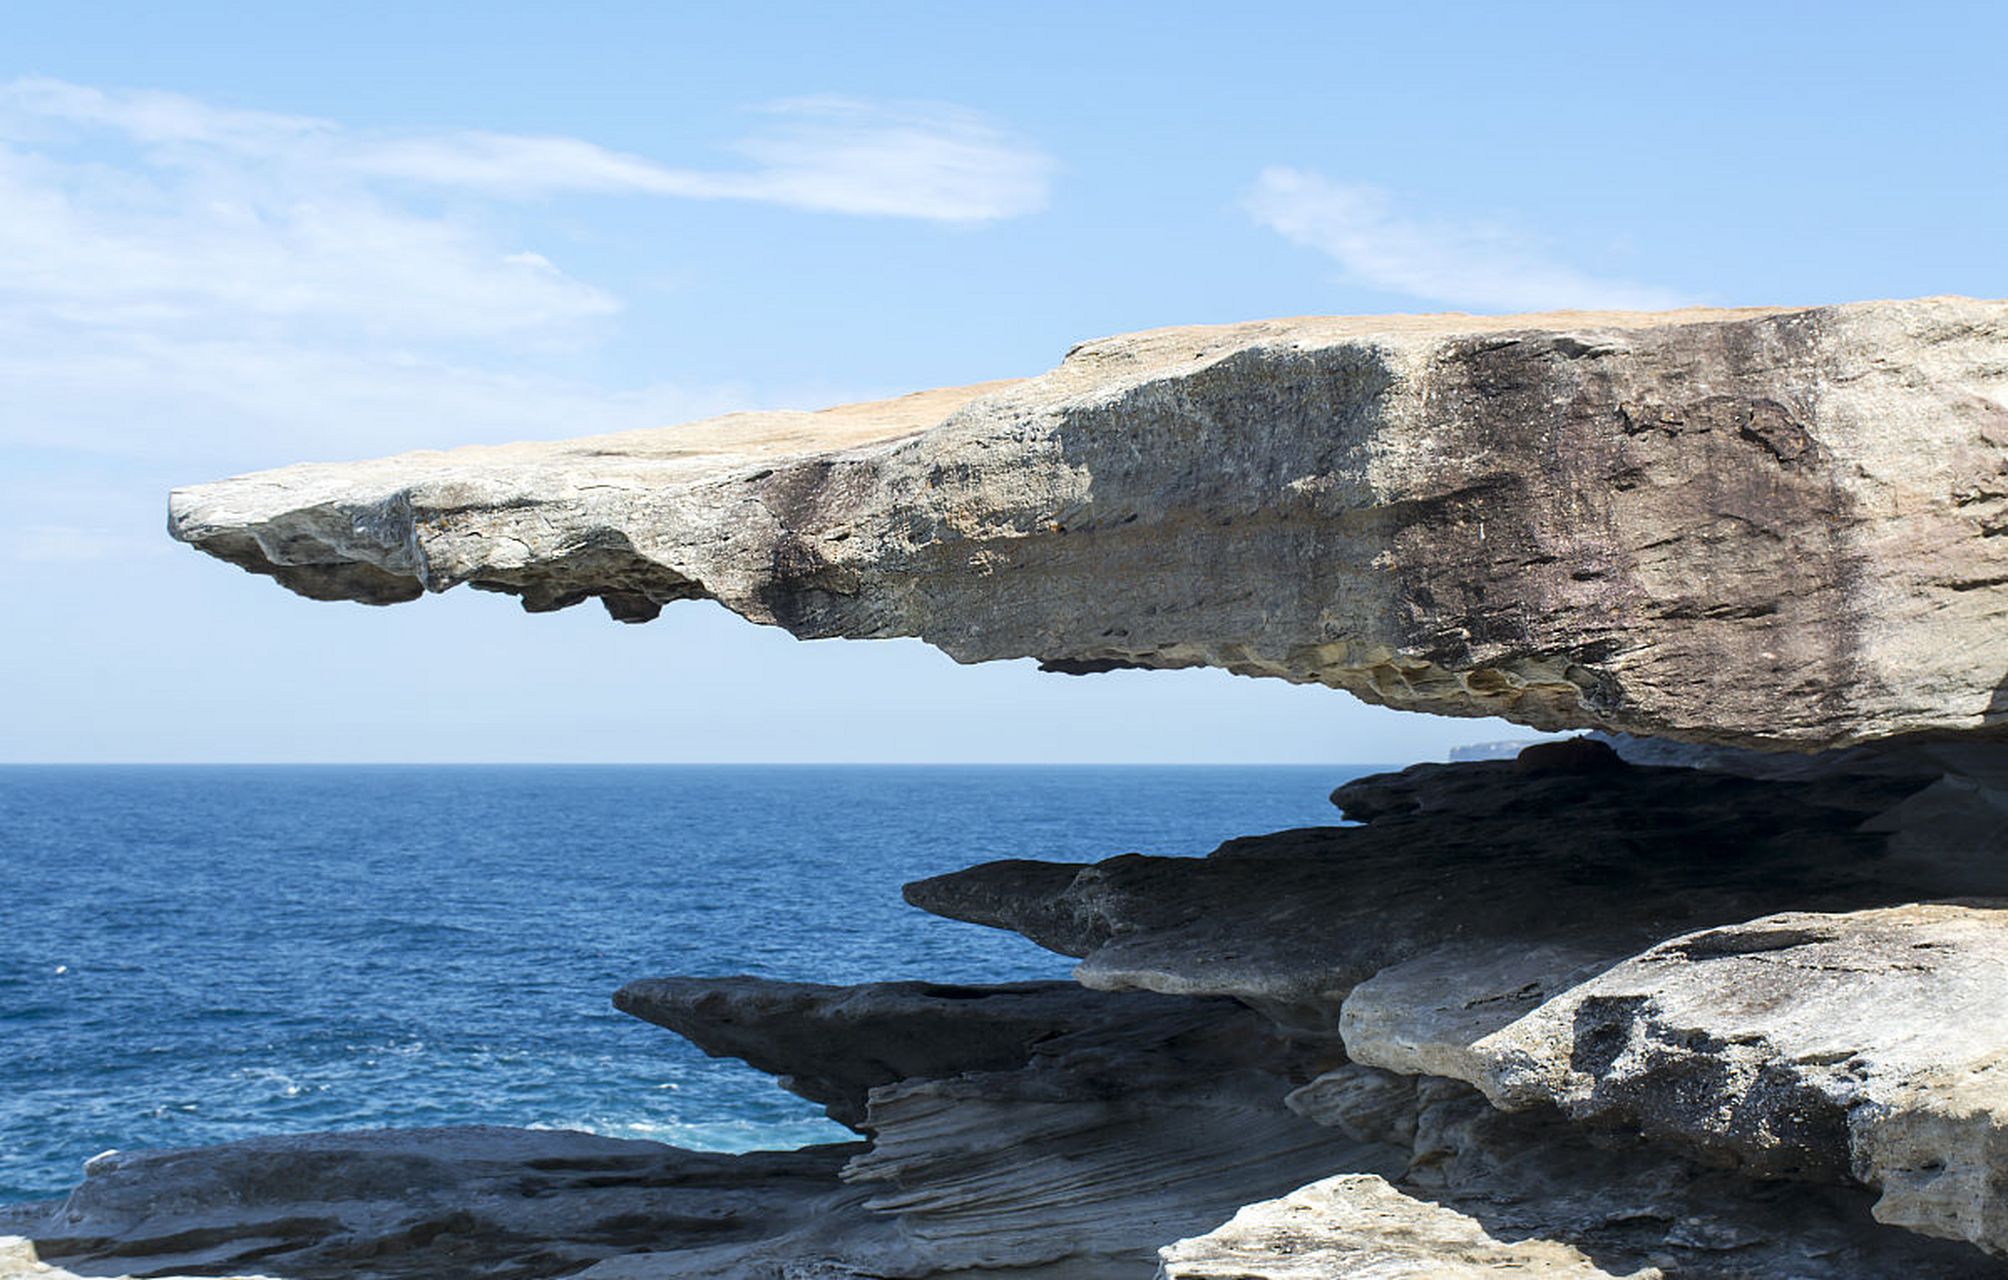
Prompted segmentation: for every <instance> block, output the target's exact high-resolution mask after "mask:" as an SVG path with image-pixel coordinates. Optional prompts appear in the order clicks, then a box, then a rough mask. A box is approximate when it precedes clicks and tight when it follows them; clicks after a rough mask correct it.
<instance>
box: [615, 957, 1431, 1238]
mask: <svg viewBox="0 0 2008 1280" xmlns="http://www.w3.org/2000/svg"><path fill="white" fill-rule="evenodd" d="M616 1003H617V1004H618V1005H619V1006H620V1007H622V1008H624V1009H626V1010H628V1011H629V1012H631V1013H635V1014H636V1015H637V1016H641V1017H645V1018H648V1019H649V1020H651V1021H655V1022H659V1023H661V1024H663V1025H665V1026H669V1027H670V1028H671V1029H672V1030H675V1031H677V1032H678V1033H679V1034H683V1035H686V1036H688V1037H690V1038H691V1039H692V1040H694V1041H695V1042H696V1043H697V1044H699V1045H700V1046H701V1047H703V1048H705V1049H706V1050H707V1051H708V1052H713V1053H721V1054H729V1055H731V1056H736V1057H740V1058H743V1059H744V1060H746V1061H747V1062H749V1063H752V1064H753V1065H755V1066H759V1067H761V1069H763V1070H767V1071H772V1072H777V1073H779V1074H781V1075H783V1076H784V1077H785V1078H786V1079H787V1080H789V1081H790V1082H791V1087H793V1088H795V1089H796V1090H797V1092H800V1093H802V1094H804V1095H805V1096H808V1097H811V1098H814V1099H816V1100H818V1101H826V1102H828V1103H829V1104H830V1106H831V1111H832V1114H839V1115H843V1116H855V1115H856V1112H857V1111H859V1110H860V1109H861V1110H862V1111H863V1113H864V1114H863V1115H862V1117H861V1118H855V1119H853V1121H852V1122H853V1123H855V1124H857V1126H858V1127H859V1128H861V1129H863V1130H864V1131H865V1132H867V1133H868V1134H869V1135H870V1136H871V1139H872V1142H871V1146H870V1148H869V1149H868V1150H866V1151H862V1152H860V1153H859V1154H857V1155H856V1156H855V1157H854V1158H853V1159H851V1160H850V1162H849V1163H848V1164H846V1165H845V1167H844V1169H843V1174H842V1176H843V1178H844V1180H845V1182H847V1183H849V1184H851V1185H852V1186H854V1187H855V1188H856V1189H857V1190H858V1191H860V1192H861V1193H863V1194H865V1195H867V1196H868V1197H869V1198H868V1199H866V1200H865V1202H864V1210H865V1211H866V1212H867V1213H868V1214H870V1215H873V1216H874V1217H875V1219H876V1220H877V1221H880V1222H882V1223H883V1224H885V1226H886V1227H887V1228H888V1229H889V1230H891V1231H892V1232H893V1233H894V1236H895V1238H896V1241H897V1243H896V1245H894V1244H889V1243H888V1242H887V1241H886V1240H884V1239H881V1238H878V1237H868V1238H867V1239H866V1240H865V1241H864V1243H863V1244H861V1245H852V1246H842V1245H839V1246H833V1247H832V1249H831V1251H830V1252H829V1253H827V1254H826V1255H823V1256H821V1257H819V1258H817V1259H815V1260H816V1261H817V1263H818V1265H827V1266H832V1267H855V1268H859V1269H860V1270H865V1271H869V1273H870V1274H873V1275H885V1276H894V1275H897V1276H925V1275H935V1274H938V1273H947V1272H960V1271H963V1270H965V1269H967V1268H971V1267H979V1268H996V1269H1013V1274H1016V1273H1017V1272H1016V1269H1020V1268H1040V1269H1041V1274H1049V1275H1052V1276H1055V1277H1060V1276H1080V1277H1084V1278H1086V1277H1103V1276H1109V1275H1121V1274H1131V1275H1139V1276H1141V1275H1147V1274H1148V1273H1149V1271H1150V1268H1151V1262H1152V1259H1153V1257H1154V1254H1155V1251H1156V1249H1157V1248H1158V1247H1159V1246H1160V1245H1162V1244H1164V1243H1165V1242H1167V1241H1169V1240H1174V1239H1177V1238H1178V1237H1180V1236H1182V1235H1187V1234H1191V1233H1193V1232H1195V1231H1200V1230H1204V1229H1206V1228H1207V1227H1210V1226H1212V1225H1213V1224H1215V1223H1217V1222H1219V1221H1220V1220H1221V1219H1223V1218H1225V1217H1226V1216H1228V1215H1229V1214H1231V1213H1232V1212H1233V1211H1234V1210H1235V1209H1236V1208H1238V1207H1240V1206H1241V1205H1243V1204H1246V1203H1248V1202H1249V1201H1250V1200H1260V1199H1266V1198H1268V1197H1270V1196H1273V1195H1278V1194H1281V1193H1283V1192H1286V1191H1288V1190H1290V1189H1291V1188H1293V1187H1295V1186H1297V1185H1299V1184H1301V1183H1303V1182H1307V1181H1309V1180H1311V1179H1313V1178H1317V1177H1320V1176H1322V1175H1323V1174H1325V1173H1326V1172H1328V1171H1329V1170H1331V1169H1332V1168H1335V1167H1344V1168H1363V1169H1376V1170H1381V1171H1385V1172H1395V1171H1399V1170H1400V1169H1401V1168H1403V1167H1405V1165H1406V1163H1407V1152H1406V1148H1405V1147H1398V1146H1396V1145H1394V1144H1390V1143H1384V1142H1380V1141H1377V1140H1375V1139H1371V1138H1367V1139H1357V1138H1354V1137H1352V1136H1350V1135H1347V1134H1345V1133H1342V1132H1334V1131H1333V1129H1331V1128H1330V1127H1327V1126H1324V1125H1322V1124H1320V1123H1318V1122H1315V1121H1312V1120H1309V1119H1307V1118H1305V1117H1304V1116H1302V1115H1300V1114H1299V1113H1297V1112H1295V1111H1293V1110H1291V1109H1290V1108H1289V1107H1288V1106H1287V1105H1286V1104H1285V1101H1284V1099H1285V1097H1286V1096H1287V1095H1288V1093H1289V1092H1290V1090H1291V1089H1292V1088H1293V1087H1295V1086H1296V1085H1298V1084H1301V1083H1303V1082H1304V1081H1305V1080H1307V1079H1309V1078H1311V1077H1312V1076H1314V1075H1315V1074H1316V1073H1317V1072H1318V1071H1319V1070H1320V1069H1322V1068H1323V1067H1324V1066H1327V1065H1330V1064H1331V1063H1332V1062H1333V1061H1334V1060H1335V1056H1334V1054H1333V1052H1332V1050H1331V1049H1330V1047H1329V1046H1326V1045H1322V1044H1312V1045H1304V1044H1299V1043H1297V1042H1295V1041H1293V1040H1292V1039H1291V1038H1289V1037H1287V1036H1285V1035H1282V1034H1280V1033H1279V1032H1278V1031H1277V1029H1276V1028H1275V1026H1274V1025H1273V1024H1272V1023H1270V1022H1268V1021H1267V1020H1266V1019H1264V1018H1262V1017H1261V1016H1260V1015H1258V1014H1255V1013H1252V1012H1250V1011H1249V1010H1247V1009H1246V1008H1243V1007H1242V1006H1240V1005H1238V1004H1236V1003H1234V1002H1232V1001H1226V1000H1186V999H1175V998H1171V997H1165V996H1157V995H1149V994H1141V993H1118V994H1111V993H1108V992H1099V991H1091V990H1088V989H1085V988H1082V987H1079V986H1076V985H1073V984H1070V983H1018V984H1010V985H1004V986H998V987H942V986H936V985H932V984H927V983H915V982H905V983H874V984H867V985H863V986H857V987H830V986H818V985H815V984H809V983H784V982H763V981H762V980H760V979H755V978H726V979H703V978H672V979H651V980H646V981H643V982H637V983H632V984H630V985H629V986H627V987H624V988H623V989H622V991H621V993H620V994H619V996H617V997H616ZM798 1261H801V1259H798ZM624 1265H625V1266H627V1267H628V1268H630V1269H632V1268H636V1267H639V1266H640V1265H641V1264H640V1263H638V1262H634V1261H630V1262H629V1263H627V1264H624ZM636 1274H640V1273H639V1272H636Z"/></svg>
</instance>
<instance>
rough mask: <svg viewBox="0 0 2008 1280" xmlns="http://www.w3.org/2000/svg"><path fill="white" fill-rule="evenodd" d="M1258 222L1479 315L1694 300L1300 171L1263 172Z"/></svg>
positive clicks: (1505, 232) (1352, 274)
mask: <svg viewBox="0 0 2008 1280" xmlns="http://www.w3.org/2000/svg"><path fill="white" fill-rule="evenodd" d="M1246 207H1247V209H1248V212H1249V213H1250V214H1251V215H1252V216H1253V217H1254V219H1255V220H1256V221H1257V222H1258V223H1260V224H1262V225H1263V226H1265V227H1268V228H1269V229H1270V230H1272V231H1276V232H1278V233H1280V234H1281V235H1283V236H1284V237H1286V238H1287V239H1289V240H1291V241H1293V242H1295V243H1297V244H1300V245H1304V246H1306V247H1307V248H1312V249H1316V250H1318V251H1320V252H1322V253H1324V254H1326V255H1327V256H1329V257H1330V258H1332V260H1333V261H1335V262H1337V263H1338V264H1339V267H1340V269H1341V270H1342V271H1343V272H1344V273H1345V277H1346V279H1347V280H1349V281H1351V282H1353V283H1356V284H1361V285H1366V286H1368V287H1371V288H1374V289H1380V290H1385V291H1386V292H1389V293H1401V294H1407V295H1409V296H1410V297H1414V298H1421V299H1425V300H1427V301H1429V302H1436V303H1445V304H1448V305H1451V306H1457V307H1469V308H1473V309H1476V310H1480V311H1552V310H1568V309H1576V308H1581V309H1593V310H1657V309H1661V308H1666V307H1678V306H1683V305H1686V304H1687V303H1688V302H1689V301H1691V300H1690V299H1686V298H1683V297H1681V296H1680V295H1678V294H1676V293H1674V292H1672V291H1670V290H1666V289H1660V288H1655V287H1653V286H1650V285H1644V284H1639V283H1636V282H1634V281H1630V280H1618V279H1610V278H1607V277H1602V276H1597V275H1593V274H1590V273H1588V272H1584V271H1579V270H1577V269H1576V268H1574V267H1570V266H1568V265H1566V264H1563V263H1560V262H1556V261H1554V260H1553V259H1552V258H1550V257H1549V256H1548V255H1547V254H1546V253H1545V252H1544V251H1543V249H1542V248H1541V246H1540V245H1539V244H1538V243H1536V242H1534V241H1532V240H1531V239H1530V238H1529V237H1527V236H1526V235H1525V234H1523V233H1520V232H1517V231H1515V230H1513V229H1511V228H1508V227H1502V226H1498V225H1494V224H1489V223H1479V222H1452V221H1443V220H1437V219H1420V218H1414V217H1409V216H1406V215H1404V214H1402V213H1400V212H1398V211H1397V210H1396V208H1395V205H1394V201H1393V200H1392V198H1391V197H1390V196H1389V195H1388V193H1387V192H1385V191H1383V190H1381V189H1380V188H1378V187H1373V186H1367V185H1363V184H1358V183H1344V182H1334V181H1332V180H1331V179H1329V178H1326V177H1323V176H1321V175H1319V174H1316V173H1309V172H1305V171H1303V170H1300V169H1285V168H1272V169H1265V170H1264V171H1263V172H1262V174H1261V176H1260V177H1259V178H1258V179H1257V180H1256V183H1255V188H1254V190H1253V191H1252V192H1250V193H1249V195H1248V197H1247V200H1246Z"/></svg>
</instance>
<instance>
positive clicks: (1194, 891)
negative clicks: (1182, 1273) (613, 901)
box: [906, 761, 2008, 1031]
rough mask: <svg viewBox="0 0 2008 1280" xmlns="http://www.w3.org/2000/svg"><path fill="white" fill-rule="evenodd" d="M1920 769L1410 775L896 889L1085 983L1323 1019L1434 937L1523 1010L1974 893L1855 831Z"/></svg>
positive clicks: (1315, 1024) (1909, 787)
mask: <svg viewBox="0 0 2008 1280" xmlns="http://www.w3.org/2000/svg"><path fill="white" fill-rule="evenodd" d="M1931 781H1932V779H1931V777H1930V775H1927V774H1923V773H1912V774H1907V775H1898V776H1893V777H1892V776H1856V775H1840V776H1830V777H1820V778H1815V779H1807V780H1799V781H1792V782H1776V781H1764V780H1758V779H1752V778H1744V777H1738V776H1735V775H1729V774H1721V773H1704V772H1700V771H1696V770H1690V769H1660V768H1637V767H1627V766H1624V765H1622V764H1619V765H1617V766H1615V767H1605V766H1602V765H1600V766H1598V767H1596V768H1592V769H1590V770H1587V771H1585V770H1582V769H1577V768H1571V769H1537V770H1532V771H1530V770H1527V769H1524V768H1522V767H1521V766H1520V765H1519V764H1518V763H1517V762H1512V761H1501V762H1475V763H1465V764H1456V765H1418V766H1416V767H1414V768H1411V769H1407V770H1404V771H1402V772H1400V773H1395V774H1382V775H1378V776H1376V777H1371V778H1363V779H1360V780H1358V781H1356V782H1351V783H1348V784H1347V785H1345V786H1343V787H1341V788H1339V789H1338V791H1336V792H1335V793H1334V794H1333V800H1334V802H1335V803H1337V804H1338V805H1339V806H1340V807H1341V808H1342V809H1343V810H1344V812H1345V814H1346V816H1347V817H1350V818H1355V819H1360V820H1362V821H1364V823H1365V825H1364V826H1358V827H1313V828H1306V829H1303V830H1298V831H1285V832H1278V833H1276V834H1274V835H1268V836H1257V837H1245V838H1242V839H1239V840H1232V841H1229V842H1228V843H1226V844H1224V845H1222V846H1221V847H1220V848H1219V849H1217V850H1216V851H1214V853H1213V854H1212V855H1210V856H1208V857H1205V858H1168V857H1144V856H1141V855H1135V854H1127V855H1123V856H1121V857H1116V858H1111V859H1108V860H1106V861H1104V862H1100V863H1095V864H1093V865H1085V866H1084V865H1081V864H1067V863H1046V862H1029V861H1005V862H995V863H986V864H983V865H981V866H977V867H972V868H970V869H968V870H966V871H959V872H954V873H951V874H949V875H945V876H938V877H934V878H932V879H929V880H922V881H918V882H916V883H914V884H911V885H908V886H907V887H906V896H907V900H908V901H909V902H912V903H913V904H914V905H915V906H918V907H921V908H922V909H923V910H927V911H932V912H934V913H936V914H938V915H945V916H949V917H951V918H954V919H960V920H969V921H972V922H974V923H979V924H988V925H993V926H997V927H1001V928H1007V929H1012V930H1014V931H1016V932H1019V933H1022V934H1024V935H1025V936H1026V937H1028V938H1030V939H1032V940H1033V941H1034V942H1037V943H1039V944H1040V945H1042V946H1046V947H1049V948H1052V949H1053V950H1056V951H1059V952H1062V953H1063V954H1067V955H1073V956H1078V957H1081V964H1080V966H1079V968H1078V969H1077V970H1076V974H1077V976H1078V977H1079V978H1080V980H1081V981H1082V982H1084V983H1086V984H1087V985H1089V986H1093V987H1098V988H1102V989H1107V990H1129V989H1138V990H1149V991H1159V992H1164V993H1167V994H1176V995H1216V996H1218V995H1225V996H1233V997H1235V998H1238V999H1241V1000H1245V1001H1247V1002H1249V1003H1250V1004H1253V1005H1254V1006H1256V1007H1257V1008H1260V1009H1262V1010H1264V1011H1265V1012H1267V1013H1269V1014H1270V1015H1272V1016H1274V1017H1276V1018H1278V1019H1279V1020H1281V1021H1283V1022H1285V1023H1287V1024H1289V1025H1292V1026H1297V1027H1300V1028H1302V1029H1304V1030H1324V1031H1331V1030H1335V1029H1336V1025H1337V1019H1338V1013H1339V1007H1340V1003H1341V1001H1343V1000H1344V999H1345V997H1346V995H1347V993H1348V992H1350V991H1351V990H1352V988H1353V987H1354V986H1355V985H1356V984H1358V983H1360V982H1363V981H1365V980H1366V979H1367V978H1370V977H1372V976H1373V975H1374V974H1376V973H1378V972H1380V971H1381V970H1383V969H1385V968H1387V967H1389V966H1391V965H1395V964H1399V963H1402V962H1404V961H1408V960H1412V959H1416V958H1418V957H1421V956H1424V955H1426V954H1428V953H1430V952H1433V951H1435V950H1437V949H1439V948H1442V947H1445V946H1448V945H1451V944H1459V945H1472V944H1477V943H1481V942H1493V943H1498V944H1500V945H1502V946H1503V947H1505V948H1506V949H1508V950H1510V951H1513V952H1515V953H1516V954H1518V955H1519V956H1521V957H1522V959H1523V961H1524V962H1525V963H1526V966H1527V969H1528V972H1527V974H1526V978H1525V981H1526V982H1527V983H1529V984H1532V985H1530V986H1529V988H1528V992H1527V994H1526V996H1525V999H1526V1000H1530V1001H1536V1002H1537V994H1538V992H1539V991H1540V990H1553V989H1555V988H1554V987H1553V986H1552V985H1548V984H1552V983H1553V982H1555V981H1560V980H1562V979H1564V978H1567V977H1569V976H1570V975H1572V974H1575V973H1576V972H1577V970H1578V969H1579V968H1580V966H1582V965H1584V964H1586V963H1591V964H1593V963H1595V962H1598V961H1616V960H1618V959H1621V958H1623V957H1624V956H1626V955H1630V954H1632V953H1633V952H1636V951H1638V950H1639V949H1641V948H1642V947H1646V946H1650V945H1651V944H1652V943H1654V942H1657V941H1659V940H1661V939H1663V938H1667V937H1670V936H1672V935H1674V934H1678V933H1684V932H1688V931H1690V930H1692V929H1695V928H1699V927H1701V926H1703V925H1706V924H1710V923H1722V924H1729V923H1734V922H1737V921H1740V920H1746V919H1749V918H1750V917H1752V916H1755V915H1762V914H1764V913H1765V912H1767V911H1774V910H1779V909H1783V908H1786V907H1798V906H1809V907H1810V906H1819V907H1847V906H1861V905H1875V904H1881V903H1889V902H1896V901H1902V900H1904V899H1905V898H1906V897H1907V896H1912V895H1916V894H1919V893H1942V892H1946V891H1949V890H1950V889H1951V888H1952V885H1953V884H1955V883H1956V884H1958V885H1959V886H1961V887H1962V888H1971V887H1972V886H1973V885H1974V884H1976V883H1978V882H1979V879H1978V878H1979V876H1980V875H1981V872H1980V871H1971V872H1969V871H1968V870H1967V869H1963V868H1962V869H1959V870H1958V872H1957V873H1956V874H1955V873H1954V872H1948V871H1945V870H1943V869H1941V868H1939V867H1938V866H1937V865H1936V864H1918V863H1913V862H1901V863H1899V860H1897V859H1895V858H1893V857H1892V856H1891V854H1890V850H1889V846H1888V840H1887V838H1886V836H1885V835H1884V834H1882V833H1879V832H1872V831H1864V830H1861V829H1860V828H1861V827H1862V825H1863V824H1864V823H1865V822H1867V821H1869V820H1870V819H1872V818H1874V817H1875V816H1877V815H1878V814H1881V813H1884V812H1887V811H1889V810H1890V809H1891V808H1892V807H1893V806H1895V805H1897V804H1899V803H1900V802H1902V801H1903V800H1904V799H1905V797H1907V796H1910V795H1913V794H1916V793H1918V792H1919V791H1920V790H1921V789H1923V788H1926V787H1927V786H1928V785H1930V783H1931ZM1982 870H1983V871H1984V870H1985V868H1983V869H1982ZM1969 875H1970V876H1971V877H1972V878H1970V879H1969V878H1962V877H1967V876H1969ZM1992 875H1993V877H1994V882H1995V883H2000V882H2001V880H2002V877H2003V876H2004V875H2008V865H1997V866H1995V867H1994V868H1993V869H1992ZM1528 1007H1531V1005H1529V1006H1528Z"/></svg>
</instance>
